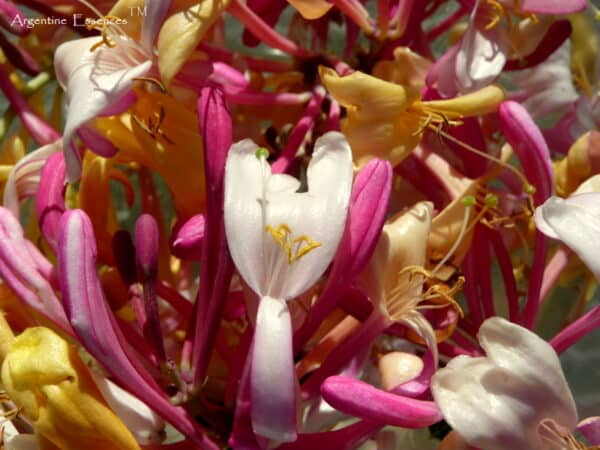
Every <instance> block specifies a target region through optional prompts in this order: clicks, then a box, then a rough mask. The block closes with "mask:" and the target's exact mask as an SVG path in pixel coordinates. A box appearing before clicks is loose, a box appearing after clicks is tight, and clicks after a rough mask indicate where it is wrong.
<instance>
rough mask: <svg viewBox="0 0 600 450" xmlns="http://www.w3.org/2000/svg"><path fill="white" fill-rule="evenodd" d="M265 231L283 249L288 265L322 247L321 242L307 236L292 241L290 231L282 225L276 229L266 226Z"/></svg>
mask: <svg viewBox="0 0 600 450" xmlns="http://www.w3.org/2000/svg"><path fill="white" fill-rule="evenodd" d="M265 231H266V232H267V233H269V234H270V235H271V236H272V237H273V239H274V240H275V242H276V243H277V245H279V246H280V247H281V248H282V249H283V251H284V252H285V256H286V258H287V262H288V264H292V263H294V262H296V261H298V260H299V259H300V258H302V257H303V256H304V255H306V254H307V253H309V252H311V251H312V250H314V249H315V248H318V247H320V246H321V245H323V244H322V243H321V242H318V241H315V240H313V239H312V238H311V237H310V236H307V235H302V236H298V237H296V238H294V239H292V230H291V229H290V227H289V226H287V225H286V224H284V223H282V224H280V225H279V226H278V227H277V228H274V227H272V226H271V225H266V226H265ZM294 244H295V245H294Z"/></svg>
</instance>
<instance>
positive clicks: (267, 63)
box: [197, 43, 293, 73]
mask: <svg viewBox="0 0 600 450" xmlns="http://www.w3.org/2000/svg"><path fill="white" fill-rule="evenodd" d="M197 49H198V50H200V51H202V52H204V53H206V54H208V56H210V59H211V60H213V61H223V62H226V63H227V64H232V65H233V64H235V63H236V61H239V62H242V63H243V64H244V65H246V66H247V67H248V69H250V70H256V71H259V72H276V73H280V72H289V71H291V70H292V69H293V67H292V65H291V64H290V63H288V62H286V61H277V60H274V59H261V58H254V57H253V56H247V55H240V54H238V53H233V52H231V51H229V50H227V49H225V48H219V47H215V46H212V45H210V44H206V43H201V44H200V45H199V46H198V47H197ZM236 65H237V64H236Z"/></svg>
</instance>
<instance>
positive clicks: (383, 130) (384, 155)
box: [342, 112, 421, 168]
mask: <svg viewBox="0 0 600 450" xmlns="http://www.w3.org/2000/svg"><path fill="white" fill-rule="evenodd" d="M420 123H421V122H420V119H419V117H418V116H415V115H412V114H399V115H397V116H392V117H390V118H389V119H388V120H379V121H377V120H373V121H371V120H367V121H363V120H357V119H356V116H355V114H353V113H351V112H349V113H348V118H347V119H346V120H344V121H343V122H342V132H343V133H344V134H345V135H346V138H347V139H348V142H349V143H350V147H351V148H352V155H353V158H354V162H355V164H356V165H357V166H358V167H359V168H360V167H363V166H364V165H365V164H366V163H367V162H369V160H371V159H372V158H381V159H387V160H388V161H390V162H391V163H392V165H393V166H396V165H397V164H399V163H400V162H402V160H404V158H406V157H407V156H408V155H409V154H410V152H412V151H413V149H414V148H415V146H416V145H417V144H418V143H419V142H420V140H421V136H419V135H416V134H415V131H416V130H418V129H419V126H420Z"/></svg>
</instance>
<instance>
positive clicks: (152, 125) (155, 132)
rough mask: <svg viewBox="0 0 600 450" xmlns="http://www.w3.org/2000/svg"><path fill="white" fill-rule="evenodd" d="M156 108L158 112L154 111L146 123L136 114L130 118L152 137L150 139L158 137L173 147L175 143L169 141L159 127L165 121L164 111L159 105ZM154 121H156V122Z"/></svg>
mask: <svg viewBox="0 0 600 450" xmlns="http://www.w3.org/2000/svg"><path fill="white" fill-rule="evenodd" d="M158 108H159V109H158V111H154V112H153V113H152V115H151V116H150V117H148V118H147V119H146V122H143V121H142V120H141V119H140V118H139V117H138V116H137V115H136V114H132V115H131V118H132V120H133V121H134V122H135V123H136V124H137V125H138V126H139V127H140V128H141V129H142V130H143V131H145V132H146V133H147V134H149V135H150V136H152V138H154V139H157V137H158V136H160V137H161V138H163V139H164V140H165V141H166V142H167V143H169V144H171V145H175V142H173V140H171V139H170V138H169V136H167V135H166V134H165V132H164V131H163V130H162V129H161V125H162V123H163V121H164V120H165V109H164V107H163V106H162V105H159V106H158ZM154 119H156V122H155V121H154Z"/></svg>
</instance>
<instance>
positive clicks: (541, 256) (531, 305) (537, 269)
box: [521, 231, 548, 330]
mask: <svg viewBox="0 0 600 450" xmlns="http://www.w3.org/2000/svg"><path fill="white" fill-rule="evenodd" d="M547 253H548V238H547V237H546V236H544V235H543V234H542V233H540V232H539V231H536V233H535V253H534V255H533V262H532V265H531V276H530V277H529V288H528V289H527V302H526V303H525V308H524V309H523V316H522V320H521V322H522V325H523V326H524V327H527V328H529V329H530V330H531V329H532V328H533V326H534V325H535V319H536V317H537V313H538V309H539V307H540V298H541V297H540V292H541V287H542V277H543V275H544V266H545V263H546V254H547Z"/></svg>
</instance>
